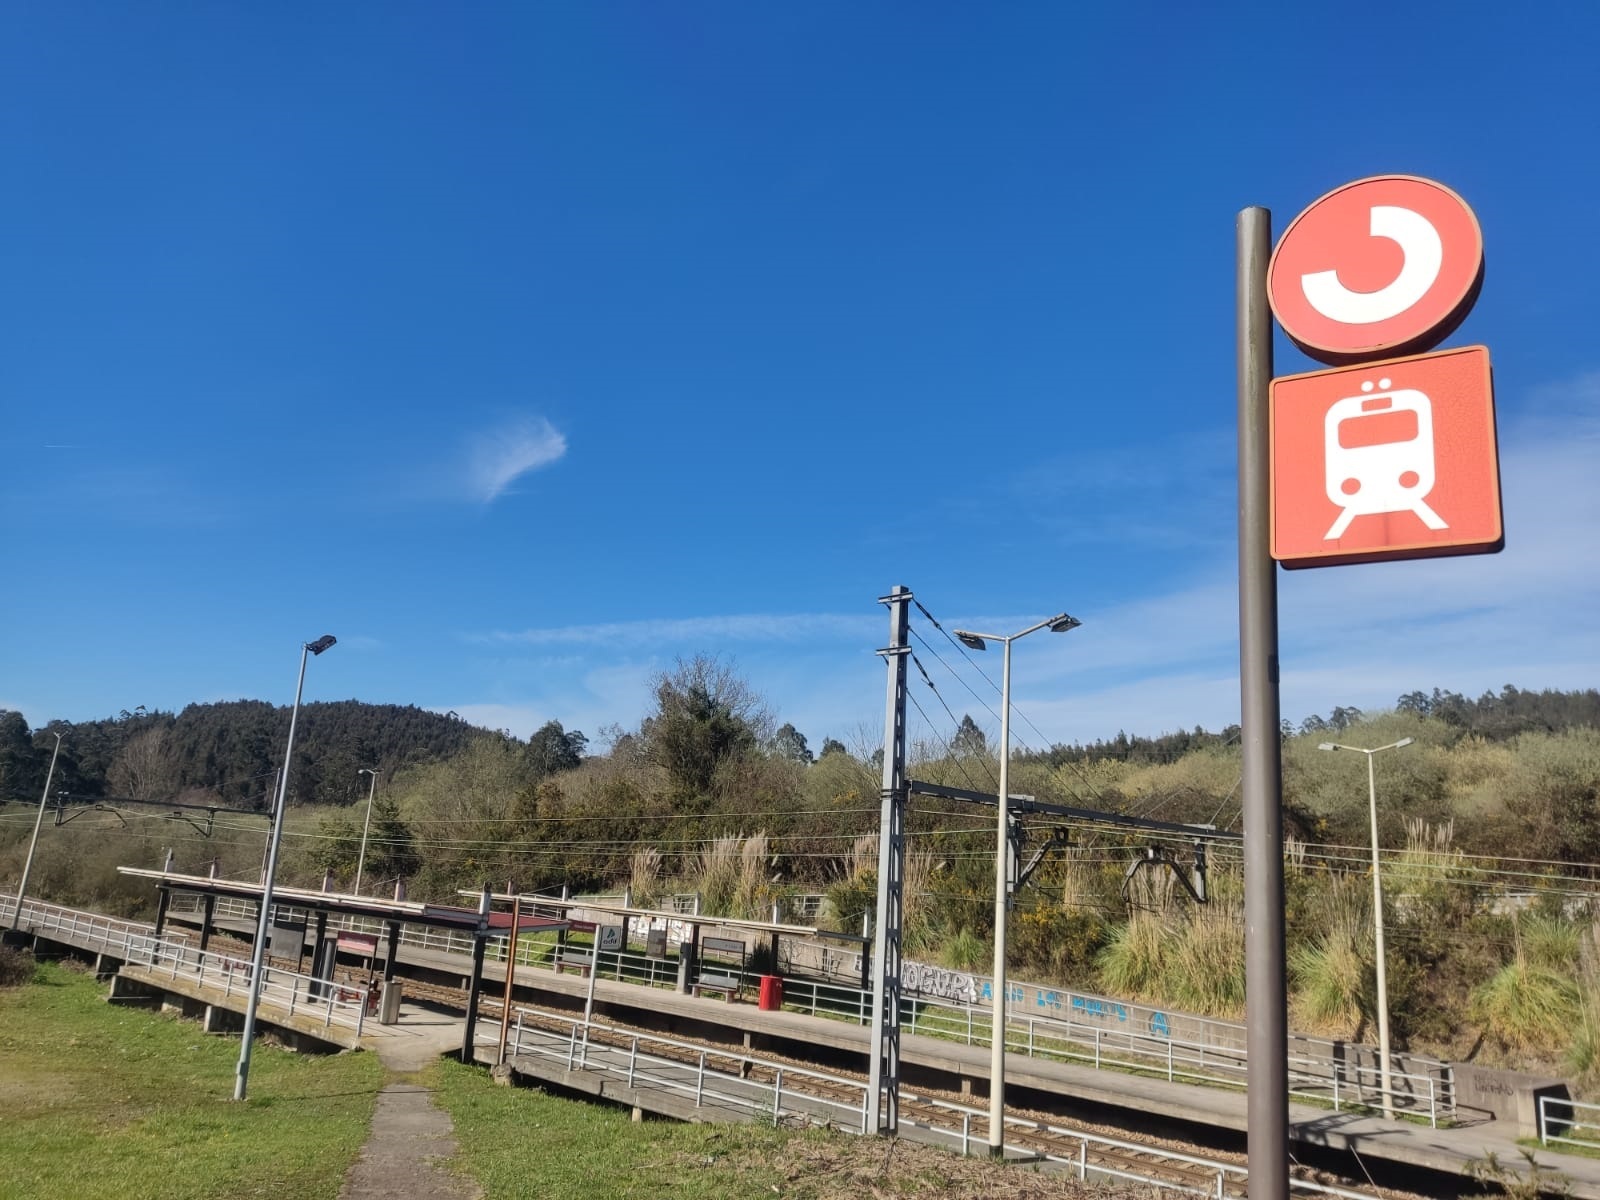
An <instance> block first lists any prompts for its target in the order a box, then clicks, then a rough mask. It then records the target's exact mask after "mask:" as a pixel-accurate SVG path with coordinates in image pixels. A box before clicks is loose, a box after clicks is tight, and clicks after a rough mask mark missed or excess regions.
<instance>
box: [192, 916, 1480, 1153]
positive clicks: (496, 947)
mask: <svg viewBox="0 0 1600 1200" xmlns="http://www.w3.org/2000/svg"><path fill="white" fill-rule="evenodd" d="M180 898H181V897H178V896H175V897H174V899H173V902H172V908H170V909H169V911H177V908H178V904H177V902H178V900H179V899H180ZM191 899H193V900H198V898H197V897H191ZM254 909H255V906H254V904H253V903H251V902H248V901H242V900H238V899H235V898H232V897H221V898H219V899H218V901H217V905H216V912H217V913H218V915H223V914H225V913H227V914H231V915H233V916H236V917H240V918H245V919H252V920H253V919H254ZM329 925H330V928H338V929H351V930H359V931H361V932H381V930H382V929H383V923H381V922H379V921H377V920H374V919H371V918H350V917H346V918H341V919H338V920H337V921H331V922H330V923H329ZM401 944H402V945H403V946H420V947H422V948H424V949H429V950H440V951H443V952H445V953H457V954H470V953H471V949H472V944H471V938H470V937H467V936H465V935H462V934H458V933H454V932H441V931H435V930H422V929H416V928H414V927H409V926H408V927H403V928H402V930H401ZM495 951H498V954H496V953H495ZM582 952H583V953H585V954H589V953H593V952H592V950H589V949H588V948H587V947H586V948H585V950H584V951H582ZM490 956H491V957H495V958H496V959H497V960H498V961H502V962H503V961H504V957H505V939H497V940H496V943H494V944H491V947H490ZM555 957H556V956H555V951H554V950H553V944H552V943H551V942H549V941H544V940H533V939H530V938H524V939H520V940H519V943H518V955H517V960H518V963H519V965H523V966H530V967H531V966H542V967H545V968H553V967H554V966H555ZM597 957H598V958H599V960H600V965H599V968H598V969H599V970H600V971H601V972H602V973H603V974H605V975H609V976H613V977H615V978H618V979H619V980H624V981H626V980H628V979H629V978H630V976H631V977H632V978H633V979H634V981H637V982H641V983H644V982H648V983H649V984H650V985H652V986H663V985H666V986H670V985H671V984H673V983H674V982H675V981H676V971H675V969H674V967H673V964H671V963H670V961H669V960H660V959H652V958H649V957H648V956H645V955H638V954H634V953H633V952H631V951H620V952H617V951H603V952H601V953H600V954H599V955H598V956H597ZM619 964H622V966H620V967H619ZM629 964H632V965H634V966H633V969H631V970H630V969H627V965H629ZM608 965H609V966H610V968H611V969H610V970H607V966H608ZM784 991H785V995H784V1007H785V1008H788V1009H791V1010H794V1011H799V1012H809V1013H811V1014H812V1015H815V1016H822V1017H830V1018H835V1019H837V1018H841V1017H842V1018H843V1019H845V1020H847V1021H851V1022H853V1023H855V1024H858V1025H865V1024H866V1023H867V1022H868V1020H869V1019H870V1016H871V1011H872V1000H871V993H870V992H869V991H865V990H863V989H862V988H860V987H859V986H853V985H850V984H844V983H836V982H831V981H824V980H818V979H814V978H806V977H803V976H797V975H791V976H789V977H788V978H786V980H785V989H784ZM1044 994H1045V993H1041V996H1042V995H1044ZM1048 995H1049V996H1051V997H1053V998H1054V1001H1053V1002H1059V1003H1060V1004H1062V1005H1068V1004H1070V1005H1071V1007H1072V1008H1073V1009H1074V1010H1077V1009H1079V1008H1080V1007H1081V1009H1082V1010H1083V1011H1084V1012H1087V1013H1089V1014H1090V1015H1091V1016H1103V1015H1105V1014H1113V1015H1117V1016H1119V1018H1121V1019H1125V1018H1126V1017H1127V1016H1129V1015H1132V1016H1134V1017H1135V1018H1137V1019H1139V1020H1144V1019H1145V1018H1144V1017H1143V1016H1142V1015H1141V1014H1143V1013H1144V1012H1145V1011H1146V1009H1145V1007H1144V1006H1139V1005H1124V1004H1122V1003H1121V1002H1119V1001H1114V1000H1108V999H1106V998H1104V997H1094V996H1089V995H1087V994H1081V993H1077V992H1051V993H1048ZM1149 1011H1151V1012H1155V1011H1156V1010H1149ZM900 1016H901V1027H902V1029H904V1030H905V1031H907V1032H910V1033H913V1034H918V1033H924V1034H928V1035H930V1036H943V1037H954V1038H956V1039H957V1040H960V1041H962V1042H964V1043H966V1044H968V1045H982V1046H987V1045H988V1041H989V1027H990V1024H991V1019H990V1009H989V1006H988V1003H987V1001H978V1002H957V1001H953V1000H948V999H945V998H942V997H939V996H932V995H927V994H923V993H918V992H910V993H907V994H905V995H903V996H902V1007H901V1014H900ZM1152 1019H1154V1018H1152ZM1172 1023H1173V1024H1175V1025H1180V1027H1183V1028H1199V1029H1201V1030H1205V1031H1215V1034H1216V1037H1217V1041H1202V1040H1195V1039H1192V1038H1188V1039H1186V1038H1183V1037H1174V1036H1172V1031H1171V1029H1170V1027H1169V1026H1167V1024H1166V1021H1165V1016H1164V1014H1163V1015H1162V1021H1161V1025H1160V1028H1156V1029H1152V1030H1140V1029H1137V1028H1123V1029H1108V1028H1106V1027H1105V1026H1104V1025H1099V1024H1095V1023H1093V1022H1092V1021H1089V1020H1078V1019H1074V1018H1072V1017H1069V1016H1060V1017H1057V1016H1052V1015H1049V1014H1035V1013H1017V1012H1015V1011H1013V1012H1012V1013H1010V1014H1008V1020H1007V1023H1006V1030H1007V1032H1006V1046H1007V1050H1008V1052H1012V1053H1026V1054H1029V1055H1038V1056H1041V1057H1054V1058H1058V1059H1062V1060H1065V1061H1071V1062H1076V1063H1080V1064H1083V1065H1092V1066H1094V1067H1095V1068H1096V1069H1105V1068H1113V1069H1124V1070H1139V1071H1145V1070H1157V1071H1160V1072H1162V1073H1163V1074H1165V1075H1166V1076H1167V1078H1169V1079H1171V1080H1173V1081H1175V1082H1186V1083H1193V1084H1197V1085H1202V1086H1222V1087H1239V1086H1242V1084H1243V1082H1244V1079H1243V1076H1244V1073H1245V1071H1246V1056H1245V1051H1244V1045H1243V1037H1242V1030H1243V1026H1241V1025H1238V1024H1236V1023H1234V1022H1228V1021H1219V1020H1217V1019H1215V1018H1210V1017H1197V1016H1193V1015H1190V1014H1177V1013H1174V1014H1172ZM1235 1033H1237V1034H1238V1037H1237V1042H1238V1044H1237V1045H1233V1044H1227V1042H1228V1041H1232V1040H1235V1039H1234V1038H1233V1035H1234V1034H1235ZM1224 1039H1226V1040H1224ZM1219 1043H1220V1044H1219ZM1308 1043H1309V1044H1310V1045H1316V1044H1318V1043H1323V1039H1308V1038H1303V1037H1295V1038H1293V1039H1292V1040H1291V1042H1290V1046H1289V1060H1288V1065H1289V1072H1290V1089H1291V1090H1290V1094H1291V1095H1293V1096H1296V1097H1298V1098H1300V1099H1302V1100H1307V1101H1311V1102H1314V1103H1329V1104H1332V1106H1333V1108H1334V1110H1335V1111H1337V1112H1342V1111H1344V1110H1345V1109H1347V1108H1350V1107H1352V1106H1356V1107H1360V1108H1379V1107H1382V1106H1383V1103H1384V1099H1385V1096H1386V1094H1385V1092H1384V1090H1383V1086H1382V1076H1381V1072H1380V1071H1379V1069H1378V1066H1377V1062H1376V1058H1375V1057H1374V1055H1375V1052H1374V1051H1371V1050H1370V1048H1367V1047H1360V1046H1351V1047H1349V1049H1348V1053H1349V1055H1350V1057H1348V1058H1346V1057H1344V1056H1342V1055H1335V1054H1333V1053H1327V1054H1318V1053H1314V1052H1312V1051H1310V1050H1309V1049H1307V1045H1308ZM1329 1045H1330V1046H1331V1043H1330V1044H1329ZM1296 1051H1299V1052H1298V1053H1297V1052H1296ZM1363 1060H1365V1061H1363ZM1406 1061H1407V1062H1409V1063H1413V1064H1417V1065H1419V1066H1422V1067H1423V1068H1424V1070H1423V1072H1417V1071H1391V1072H1390V1086H1389V1091H1388V1093H1387V1099H1388V1101H1389V1104H1390V1105H1391V1106H1392V1107H1394V1108H1396V1109H1400V1110H1402V1111H1405V1112H1408V1113H1413V1114H1416V1115H1418V1116H1421V1117H1424V1118H1426V1119H1427V1120H1428V1122H1429V1123H1430V1124H1431V1125H1433V1126H1435V1127H1437V1125H1438V1123H1439V1121H1440V1120H1441V1119H1449V1118H1451V1117H1453V1116H1454V1115H1455V1087H1454V1079H1453V1073H1452V1071H1451V1068H1450V1065H1449V1064H1448V1063H1445V1062H1442V1061H1439V1060H1433V1059H1428V1058H1425V1057H1422V1056H1418V1055H1409V1056H1407V1060H1406Z"/></svg>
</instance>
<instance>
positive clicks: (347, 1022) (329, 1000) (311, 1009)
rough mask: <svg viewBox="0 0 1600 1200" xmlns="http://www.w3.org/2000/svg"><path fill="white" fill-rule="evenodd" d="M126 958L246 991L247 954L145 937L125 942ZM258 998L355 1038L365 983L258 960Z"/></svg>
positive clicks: (226, 989)
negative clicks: (348, 984) (343, 982)
mask: <svg viewBox="0 0 1600 1200" xmlns="http://www.w3.org/2000/svg"><path fill="white" fill-rule="evenodd" d="M126 961H127V963H128V965H129V966H136V967H142V968H144V969H145V970H147V971H149V972H151V973H152V974H155V975H157V976H160V975H165V976H166V977H167V978H168V979H172V980H177V979H183V980H186V981H188V982H190V983H197V984H200V985H202V986H208V987H211V988H215V989H220V990H221V992H222V995H223V998H224V999H229V998H232V997H234V996H238V997H240V998H241V1000H243V998H245V997H248V996H249V994H250V966H251V964H250V962H249V960H247V959H242V958H233V957H230V956H228V955H225V954H213V953H211V951H209V950H195V949H192V948H191V947H189V946H187V945H185V944H184V943H182V942H177V941H172V940H170V939H166V938H162V939H160V940H159V941H158V940H157V939H155V938H150V939H148V940H147V941H146V942H145V943H144V944H143V945H139V946H133V947H130V952H129V956H128V958H127V960H126ZM260 1003H261V1004H262V1006H263V1007H272V1008H276V1009H278V1010H280V1012H281V1013H283V1014H284V1015H287V1016H290V1017H293V1016H297V1015H298V1016H300V1017H301V1018H302V1019H304V1020H307V1021H311V1022H313V1023H315V1024H320V1025H321V1026H322V1027H323V1028H324V1029H326V1028H329V1027H331V1026H335V1025H337V1026H339V1027H340V1028H343V1029H349V1030H351V1031H353V1032H354V1033H355V1036H356V1037H357V1038H360V1036H361V1028H362V1024H363V1022H364V1020H365V1017H366V1011H367V992H366V989H365V988H345V987H341V986H339V985H338V984H337V983H331V982H329V981H327V980H324V979H317V978H315V977H314V976H311V975H302V974H300V973H299V972H298V971H284V970H280V969H278V968H276V967H269V966H266V965H263V966H262V968H261V999H260Z"/></svg>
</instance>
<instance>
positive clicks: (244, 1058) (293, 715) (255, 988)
mask: <svg viewBox="0 0 1600 1200" xmlns="http://www.w3.org/2000/svg"><path fill="white" fill-rule="evenodd" d="M336 641H338V639H337V638H336V637H334V636H333V634H331V633H325V634H323V635H322V636H321V637H319V638H318V639H317V640H316V641H314V642H307V643H305V644H304V645H303V646H301V647H300V680H299V682H298V683H296V684H295V686H294V707H293V708H292V709H290V710H289V743H288V745H286V746H285V747H284V748H283V770H282V771H280V772H279V773H278V799H277V803H276V804H275V805H274V806H273V816H272V837H271V839H270V840H269V842H268V843H267V876H266V878H265V879H264V880H263V881H262V883H261V911H260V912H259V913H257V914H256V944H255V948H254V951H253V952H252V954H251V956H250V998H249V1000H248V1001H247V1002H246V1003H245V1006H244V1033H243V1035H242V1038H243V1040H242V1042H241V1044H240V1046H239V1067H238V1071H237V1073H236V1077H235V1079H234V1081H233V1098H234V1099H235V1100H243V1099H244V1092H245V1086H246V1085H247V1084H248V1083H249V1080H250V1043H251V1041H252V1040H253V1039H254V1037H255V1032H256V1009H257V1008H258V1007H259V1006H260V1004H261V969H262V967H263V966H264V965H265V963H266V958H267V935H268V934H269V933H270V932H271V931H272V881H273V877H274V876H275V875H277V873H278V845H279V843H280V842H281V841H282V840H283V816H284V813H283V810H284V808H285V807H286V806H287V804H288V802H289V759H290V756H291V755H293V754H294V726H295V722H296V721H298V720H299V719H300V694H301V693H302V692H303V691H304V690H305V686H306V659H307V658H308V657H309V656H311V655H313V654H321V653H322V652H323V651H324V650H326V649H327V648H328V647H329V646H332V645H333V644H334V643H335V642H336Z"/></svg>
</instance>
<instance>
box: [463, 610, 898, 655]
mask: <svg viewBox="0 0 1600 1200" xmlns="http://www.w3.org/2000/svg"><path fill="white" fill-rule="evenodd" d="M881 625H882V621H881V620H876V621H875V620H873V619H871V618H870V617H866V616H847V615H842V614H834V613H746V614H741V615H734V616H713V617H682V618H646V619H643V620H638V621H616V622H611V623H608V624H601V625H563V626H557V627H554V628H550V629H523V630H517V631H505V630H497V631H494V632H490V633H468V634H463V635H462V637H463V639H464V640H466V641H468V642H473V643H478V644H490V645H518V646H558V645H583V646H609V647H613V648H623V647H626V648H633V647H639V646H644V647H650V648H670V647H673V646H681V645H685V644H694V643H706V644H709V645H716V644H720V643H723V642H797V641H814V640H817V639H824V638H827V639H833V638H859V637H862V636H864V635H865V636H870V633H878V634H880V635H881V633H882V630H881V629H880V628H879V626H881Z"/></svg>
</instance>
